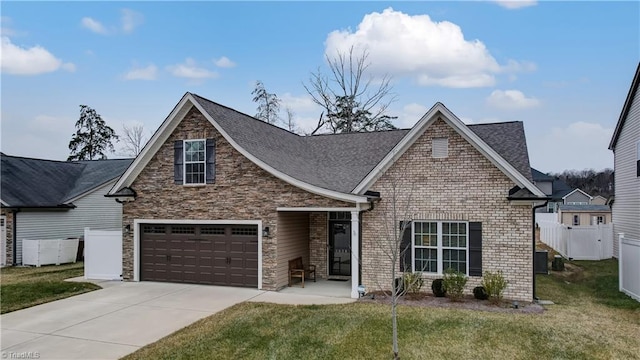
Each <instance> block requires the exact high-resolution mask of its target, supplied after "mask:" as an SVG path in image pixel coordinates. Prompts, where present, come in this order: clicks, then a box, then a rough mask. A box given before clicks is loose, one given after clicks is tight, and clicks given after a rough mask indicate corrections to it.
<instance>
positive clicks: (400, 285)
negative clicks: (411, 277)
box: [393, 277, 405, 296]
mask: <svg viewBox="0 0 640 360" xmlns="http://www.w3.org/2000/svg"><path fill="white" fill-rule="evenodd" d="M393 288H394V289H396V295H398V296H402V295H404V294H405V291H404V280H403V279H402V278H401V277H397V278H395V280H393Z"/></svg>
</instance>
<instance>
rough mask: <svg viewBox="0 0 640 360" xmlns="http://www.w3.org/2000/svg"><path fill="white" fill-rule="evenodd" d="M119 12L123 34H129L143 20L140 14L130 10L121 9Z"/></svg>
mask: <svg viewBox="0 0 640 360" xmlns="http://www.w3.org/2000/svg"><path fill="white" fill-rule="evenodd" d="M121 12H122V17H121V18H120V21H121V23H122V31H123V32H125V33H131V32H132V31H133V30H134V29H135V28H136V27H137V26H138V25H140V24H142V22H143V20H144V17H143V16H142V14H140V13H139V12H136V11H133V10H131V9H122V10H121Z"/></svg>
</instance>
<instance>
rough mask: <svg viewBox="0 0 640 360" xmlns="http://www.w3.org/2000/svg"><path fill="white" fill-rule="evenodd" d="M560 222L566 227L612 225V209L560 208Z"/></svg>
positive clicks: (602, 207)
mask: <svg viewBox="0 0 640 360" xmlns="http://www.w3.org/2000/svg"><path fill="white" fill-rule="evenodd" d="M558 221H559V222H560V223H561V224H564V225H566V226H587V225H599V224H610V223H611V208H610V207H608V206H607V205H583V204H580V205H565V204H561V205H559V206H558Z"/></svg>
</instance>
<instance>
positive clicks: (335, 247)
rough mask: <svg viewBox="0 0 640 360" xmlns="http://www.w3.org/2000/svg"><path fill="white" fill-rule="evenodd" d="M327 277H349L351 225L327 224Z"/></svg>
mask: <svg viewBox="0 0 640 360" xmlns="http://www.w3.org/2000/svg"><path fill="white" fill-rule="evenodd" d="M329 275H343V276H350V275H351V223H350V222H345V221H340V222H330V223H329Z"/></svg>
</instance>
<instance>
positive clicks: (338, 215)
mask: <svg viewBox="0 0 640 360" xmlns="http://www.w3.org/2000/svg"><path fill="white" fill-rule="evenodd" d="M329 220H351V213H350V212H348V211H340V212H336V211H332V212H330V213H329Z"/></svg>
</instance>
